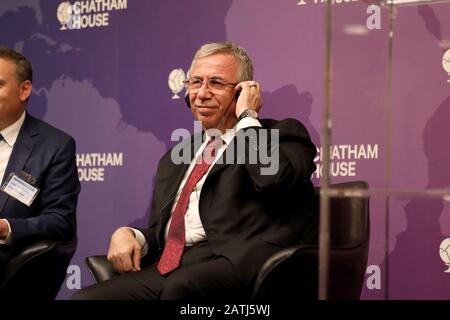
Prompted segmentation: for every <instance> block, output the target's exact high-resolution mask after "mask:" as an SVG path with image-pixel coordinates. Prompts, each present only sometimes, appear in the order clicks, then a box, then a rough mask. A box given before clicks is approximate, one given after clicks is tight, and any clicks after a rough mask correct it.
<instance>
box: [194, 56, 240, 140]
mask: <svg viewBox="0 0 450 320" xmlns="http://www.w3.org/2000/svg"><path fill="white" fill-rule="evenodd" d="M238 68H239V66H238V62H237V61H236V59H235V58H234V57H233V56H232V55H230V54H223V53H216V54H212V55H209V56H206V57H202V58H198V59H197V61H196V62H195V64H194V66H193V67H192V70H191V74H190V77H191V78H199V79H202V80H203V81H204V84H203V85H202V86H201V88H200V89H199V90H198V92H195V91H194V92H189V100H190V102H191V106H192V107H191V110H192V113H193V114H194V117H195V119H196V120H198V121H201V122H202V126H203V128H204V129H211V128H215V129H218V130H220V131H222V132H225V130H226V129H229V128H232V127H233V126H234V125H235V124H236V121H237V119H236V115H235V108H236V99H235V98H234V96H235V89H234V86H232V85H229V86H225V87H223V88H222V89H217V88H216V89H214V88H210V87H209V86H208V85H207V83H206V82H207V80H208V79H217V80H219V81H222V82H225V83H236V82H237V81H236V80H237V74H238Z"/></svg>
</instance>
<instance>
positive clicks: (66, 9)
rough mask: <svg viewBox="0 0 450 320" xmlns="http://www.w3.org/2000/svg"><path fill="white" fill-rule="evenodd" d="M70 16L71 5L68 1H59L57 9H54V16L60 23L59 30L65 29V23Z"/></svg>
mask: <svg viewBox="0 0 450 320" xmlns="http://www.w3.org/2000/svg"><path fill="white" fill-rule="evenodd" d="M71 16H72V5H71V4H70V2H69V1H65V2H62V3H60V5H59V6H58V9H57V11H56V17H57V18H58V21H59V23H61V24H62V27H61V30H65V29H66V27H65V25H66V24H67V23H68V22H69V21H70V18H71Z"/></svg>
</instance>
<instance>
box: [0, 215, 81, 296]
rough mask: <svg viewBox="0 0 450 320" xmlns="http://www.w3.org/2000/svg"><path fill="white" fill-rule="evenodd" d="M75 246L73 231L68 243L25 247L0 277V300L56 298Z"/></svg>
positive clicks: (50, 243)
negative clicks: (72, 236)
mask: <svg viewBox="0 0 450 320" xmlns="http://www.w3.org/2000/svg"><path fill="white" fill-rule="evenodd" d="M74 224H75V226H76V221H75V215H74ZM76 247H77V236H76V232H75V236H74V238H73V239H72V240H70V241H68V242H58V241H50V240H44V241H39V242H35V243H32V244H30V245H28V246H25V247H24V248H23V249H21V250H20V251H19V252H17V253H16V254H15V255H14V256H13V257H12V259H11V260H10V261H9V262H8V264H7V265H6V267H5V269H4V272H3V273H2V275H1V276H0V297H1V299H8V300H9V299H14V300H17V299H20V300H53V299H55V298H56V296H57V294H58V292H59V290H60V288H61V285H62V284H63V282H64V279H65V278H66V273H67V267H68V266H69V263H70V260H71V259H72V257H73V255H74V253H75V250H76Z"/></svg>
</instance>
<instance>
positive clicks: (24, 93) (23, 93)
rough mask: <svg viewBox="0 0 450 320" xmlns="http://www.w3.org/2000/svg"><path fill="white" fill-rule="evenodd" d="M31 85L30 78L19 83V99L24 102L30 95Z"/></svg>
mask: <svg viewBox="0 0 450 320" xmlns="http://www.w3.org/2000/svg"><path fill="white" fill-rule="evenodd" d="M32 87H33V85H32V84H31V81H30V80H25V81H24V82H22V84H21V85H20V100H21V101H22V102H25V101H26V100H27V99H28V98H29V97H30V95H31V89H32Z"/></svg>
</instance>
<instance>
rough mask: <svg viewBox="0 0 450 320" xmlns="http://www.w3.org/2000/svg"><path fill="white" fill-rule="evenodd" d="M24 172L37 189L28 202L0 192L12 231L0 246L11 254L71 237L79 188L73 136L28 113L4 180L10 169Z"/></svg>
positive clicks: (1, 214) (0, 209) (0, 206)
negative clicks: (27, 246) (42, 242)
mask: <svg viewBox="0 0 450 320" xmlns="http://www.w3.org/2000/svg"><path fill="white" fill-rule="evenodd" d="M22 171H24V172H25V173H27V174H30V175H31V176H32V177H33V178H35V180H36V181H35V183H34V186H35V187H37V188H39V190H40V191H39V193H38V195H37V197H36V199H35V200H34V202H33V203H32V205H31V206H30V207H27V206H26V205H24V204H22V203H21V202H19V201H17V200H16V199H14V198H12V197H10V196H8V195H7V194H6V193H4V192H3V191H0V218H6V219H7V220H8V222H9V224H10V226H11V231H12V237H11V242H10V244H9V245H0V251H2V250H4V251H9V252H10V253H11V252H12V251H14V250H15V249H17V248H19V247H20V246H22V245H24V244H27V243H30V242H34V241H38V240H43V239H48V240H61V241H66V240H70V239H72V238H73V236H74V233H75V226H74V223H73V221H74V219H73V218H74V216H73V215H74V214H75V209H76V205H77V200H78V194H79V192H80V182H79V180H78V173H77V167H76V158H75V141H74V139H73V138H72V137H71V136H69V135H68V134H66V133H64V132H62V131H60V130H58V129H56V128H54V127H52V126H50V125H49V124H47V123H45V122H43V121H41V120H39V119H36V118H34V117H32V116H30V115H28V114H27V115H26V117H25V121H24V123H23V125H22V128H21V129H20V132H19V135H18V137H17V140H16V143H15V145H14V148H13V151H12V153H11V157H10V159H9V162H8V165H7V168H6V171H5V175H4V178H3V181H2V185H3V183H4V182H5V181H6V179H7V178H8V176H9V174H10V173H11V172H14V173H16V174H20V173H21V172H22ZM2 247H3V248H2ZM0 253H1V252H0Z"/></svg>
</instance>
